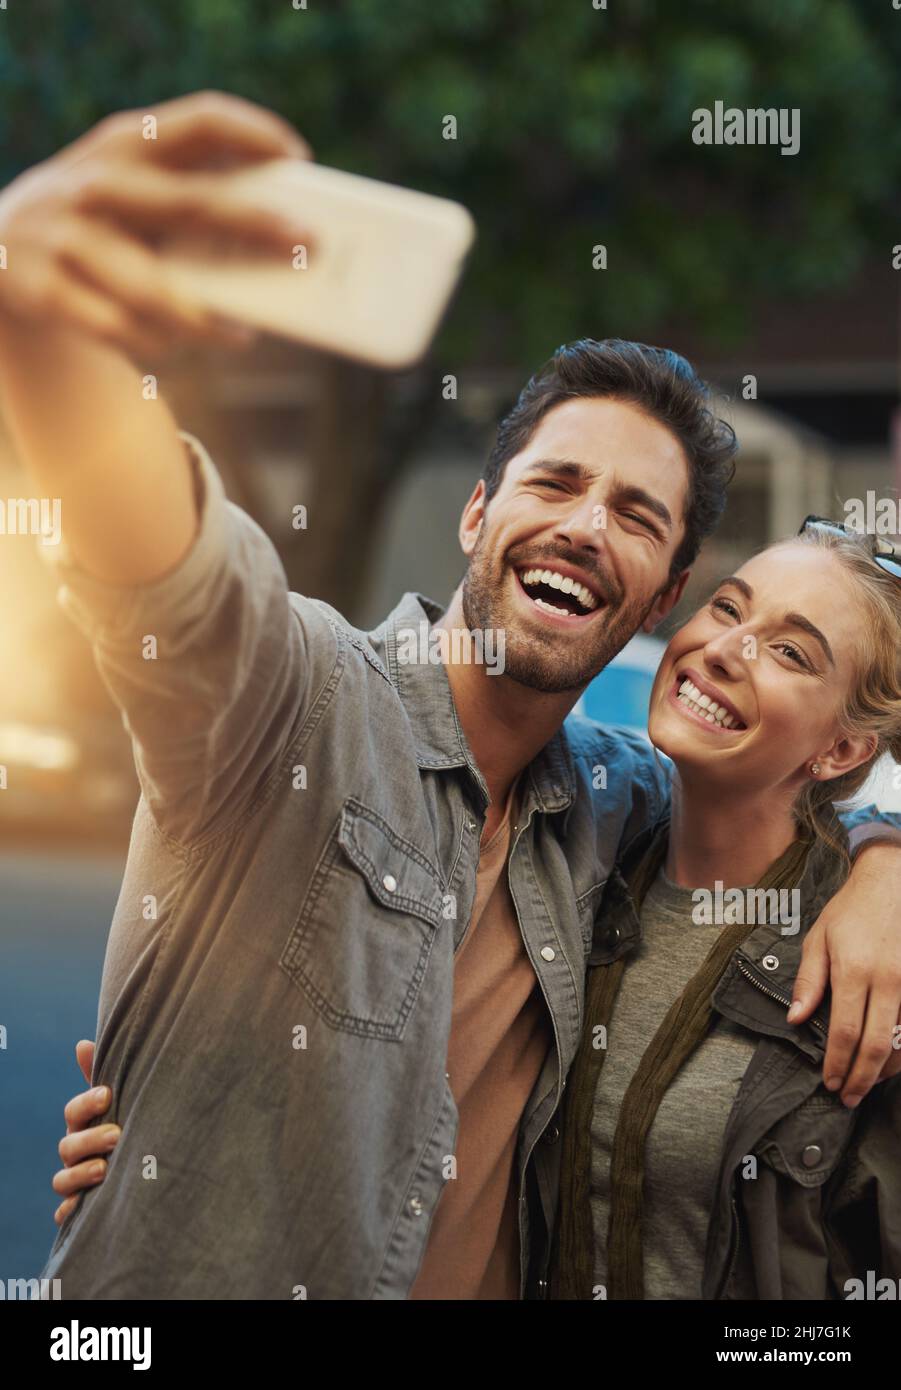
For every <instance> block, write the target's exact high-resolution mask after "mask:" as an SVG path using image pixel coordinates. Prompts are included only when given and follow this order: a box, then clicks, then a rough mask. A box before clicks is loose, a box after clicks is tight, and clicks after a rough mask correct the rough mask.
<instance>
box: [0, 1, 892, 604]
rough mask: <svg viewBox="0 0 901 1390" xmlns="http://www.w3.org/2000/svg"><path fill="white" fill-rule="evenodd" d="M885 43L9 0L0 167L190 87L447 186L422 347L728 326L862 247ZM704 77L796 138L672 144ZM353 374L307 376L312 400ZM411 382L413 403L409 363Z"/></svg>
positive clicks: (688, 20) (741, 9)
mask: <svg viewBox="0 0 901 1390" xmlns="http://www.w3.org/2000/svg"><path fill="white" fill-rule="evenodd" d="M295 6H297V7H296V8H295ZM596 6H600V7H596ZM899 57H901V12H898V11H896V10H895V9H894V8H893V5H892V3H891V0H873V3H871V4H868V5H867V6H863V5H861V4H859V3H856V0H779V3H778V4H774V3H773V0H744V3H743V4H742V5H741V6H738V7H732V8H728V9H727V8H725V7H724V6H723V5H722V4H721V3H720V0H681V3H679V4H678V5H674V4H672V3H671V0H609V4H608V6H607V8H604V7H602V6H601V0H555V3H554V4H552V5H551V4H548V3H547V0H444V3H433V4H429V3H427V0H392V3H391V4H386V3H385V0H328V2H327V0H306V3H305V5H302V4H301V0H293V3H292V0H153V2H152V3H151V0H129V3H128V4H121V0H94V3H92V4H90V5H85V4H72V3H69V0H8V8H7V10H6V11H5V12H0V117H2V129H3V139H2V148H0V161H2V162H0V179H2V180H3V181H4V182H5V181H6V180H8V179H9V178H10V177H12V176H13V175H14V174H15V173H16V172H17V171H18V170H19V169H21V168H23V167H25V166H27V165H29V164H32V163H34V162H36V161H37V160H39V159H41V158H43V157H45V156H46V155H48V154H49V153H51V152H52V151H53V150H55V149H56V148H58V147H59V146H60V145H62V144H64V143H66V142H67V141H69V140H70V139H72V138H73V137H74V136H75V135H77V134H78V133H80V132H81V131H82V130H84V129H85V128H86V127H88V126H89V125H91V124H93V122H94V121H96V120H97V119H98V118H99V117H101V116H102V115H104V114H105V113H106V112H108V111H110V110H113V109H116V108H119V107H123V106H127V107H132V108H133V107H143V106H146V107H147V108H148V109H152V106H153V104H154V103H156V102H159V101H161V100H163V99H166V98H169V97H172V96H175V95H178V94H180V93H184V92H187V91H191V90H194V89H197V88H201V87H216V88H220V89H224V90H227V91H232V92H236V93H239V94H241V95H243V96H245V97H248V98H250V99H252V100H255V101H258V102H261V103H263V104H264V105H267V106H269V107H272V108H273V109H275V110H277V111H279V112H280V113H281V114H282V115H284V116H286V117H287V118H288V119H290V120H291V121H292V122H294V123H295V124H296V126H297V127H298V128H299V129H300V130H301V131H302V132H303V133H304V134H305V135H306V136H307V138H308V139H309V140H310V142H311V144H312V145H313V147H314V150H315V153H316V158H317V159H318V160H319V161H320V162H323V163H329V164H334V165H337V166H338V167H344V168H348V169H353V170H355V171H357V172H360V173H364V174H368V175H370V176H373V177H377V178H382V179H387V180H391V181H394V182H398V183H403V184H408V185H411V186H416V187H420V188H423V189H426V190H429V191H431V192H434V193H439V194H443V195H446V196H450V197H453V198H457V199H459V200H460V201H462V202H464V203H465V204H466V205H467V206H468V207H469V208H471V210H472V211H473V213H474V215H475V218H476V221H477V224H478V229H479V237H478V242H477V245H476V248H475V250H474V252H473V255H472V258H471V261H470V264H469V267H468V270H467V274H466V277H465V280H464V283H463V286H462V288H461V291H460V293H459V296H458V298H457V300H456V301H455V304H454V307H453V310H452V312H451V313H450V314H449V315H448V317H447V320H446V322H445V324H444V326H443V328H442V331H441V334H440V335H439V338H438V340H437V343H436V348H435V352H434V354H433V359H434V361H443V362H445V363H450V364H452V365H451V366H450V368H449V370H454V371H458V370H460V369H462V368H465V367H466V366H469V365H474V364H484V365H493V364H498V363H503V364H505V365H511V364H512V365H515V366H517V367H519V368H521V369H523V370H526V369H532V368H534V367H535V365H536V364H537V363H538V362H539V361H541V360H543V359H544V358H545V357H546V356H547V355H548V353H549V352H550V351H551V350H552V349H553V347H554V346H555V345H556V344H558V343H560V342H563V341H565V340H567V339H569V338H573V337H577V336H580V335H583V334H590V335H593V336H604V335H605V334H609V333H616V334H624V335H627V336H632V337H640V336H647V335H649V334H650V333H651V332H652V330H653V329H654V328H655V326H657V325H660V324H663V323H668V324H672V323H677V324H679V325H681V326H683V327H684V328H685V329H686V330H691V331H692V332H696V333H701V334H702V335H703V336H704V337H705V338H706V339H707V340H708V341H710V342H711V343H712V344H722V345H728V344H730V343H735V342H736V341H738V340H739V338H740V336H741V334H742V333H743V332H744V331H745V330H746V329H747V327H748V324H749V322H750V321H751V320H752V317H753V313H754V308H755V305H757V304H758V302H759V301H760V300H761V299H762V298H765V297H766V298H772V297H774V296H780V297H788V298H789V299H792V298H795V297H797V298H798V300H799V302H801V301H802V300H803V298H804V296H807V295H810V294H811V293H816V292H820V291H828V290H831V289H834V288H838V287H840V286H842V285H845V284H847V283H849V282H850V281H851V280H852V279H853V277H854V275H855V274H856V272H857V271H858V270H859V269H860V268H861V267H862V265H863V264H864V263H865V262H866V261H867V259H868V258H872V256H873V255H874V252H875V253H878V254H879V255H883V254H884V255H885V257H886V264H887V267H888V260H889V255H890V247H891V244H892V241H893V240H894V239H895V231H894V229H893V219H894V218H895V216H896V214H897V211H898V187H899V179H898V173H899V162H901V161H899V151H901V110H899V103H901V90H899V85H898V83H897V81H896V70H897V65H898V59H899ZM717 100H721V101H723V102H725V104H726V105H727V106H736V107H740V108H747V107H770V106H774V107H788V108H794V107H798V108H799V109H800V112H801V144H800V152H799V153H798V154H797V155H794V156H784V155H782V154H781V153H780V150H779V149H778V148H775V147H771V146H762V147H753V146H745V147H741V146H709V147H708V146H698V145H695V144H694V143H693V141H692V138H691V135H692V112H693V111H694V110H695V109H696V108H698V107H708V108H709V107H713V105H714V103H715V102H716V101H717ZM448 115H452V116H454V117H455V118H456V122H457V137H456V139H452V140H451V139H445V138H444V135H443V131H444V118H445V117H446V116H448ZM600 245H603V246H604V247H606V252H607V268H606V269H604V270H601V269H595V268H594V264H593V248H595V247H597V246H600ZM889 283H891V282H889V281H888V280H887V285H888V284H889ZM353 377H354V374H353V371H352V369H350V368H348V369H347V372H346V373H345V372H344V371H343V369H341V368H336V370H335V372H334V373H333V389H334V391H335V392H336V393H337V396H338V403H337V405H336V404H335V403H334V402H332V405H331V407H330V411H329V413H330V416H331V418H333V419H338V420H340V419H342V418H347V416H346V412H345V410H344V409H343V407H342V403H341V394H342V391H343V390H344V387H343V386H342V382H343V381H345V380H351V379H352V378H353ZM419 379H420V382H421V385H420V394H421V396H422V400H425V401H426V403H427V404H428V402H434V403H435V404H437V401H438V393H437V389H436V377H435V372H434V366H433V369H432V371H431V373H430V372H429V371H428V369H427V368H424V369H423V372H422V373H421V374H420V377H419ZM357 388H358V383H357ZM357 388H355V389H357ZM422 393H425V394H424V395H422ZM370 395H371V400H370V409H371V411H372V414H371V415H370V416H369V417H368V419H367V420H366V429H365V430H362V431H361V439H363V441H364V443H363V444H362V445H361V447H360V449H359V450H351V451H349V452H351V453H352V454H353V459H352V460H350V461H348V462H347V463H346V464H345V465H341V466H342V467H347V468H349V469H350V473H349V474H346V475H342V474H341V468H340V467H338V469H337V472H332V473H331V474H330V476H331V477H332V479H333V480H335V479H339V478H341V477H342V476H343V478H344V483H345V484H346V490H347V494H348V497H349V496H350V495H351V494H354V495H356V496H358V498H359V503H358V505H359V508H360V510H359V511H357V510H356V509H355V507H354V506H353V505H352V504H350V503H349V502H348V503H347V508H348V511H347V524H348V527H349V528H353V527H354V526H358V525H359V524H360V523H361V521H364V520H365V523H366V526H367V530H368V533H369V534H370V535H371V534H372V530H373V524H372V523H373V520H374V515H375V513H377V510H378V506H379V501H380V498H383V497H384V494H385V491H386V488H385V483H386V481H387V480H388V479H389V478H390V476H391V475H392V474H393V472H394V470H395V469H396V468H398V467H399V466H400V465H401V463H402V461H403V459H404V457H405V455H406V453H407V452H408V447H409V444H410V441H411V438H412V435H411V432H410V430H407V431H406V434H405V431H404V428H403V426H401V427H399V428H397V429H395V430H394V432H393V433H390V434H389V435H388V438H389V439H390V450H387V451H386V450H385V449H382V450H381V451H378V450H376V449H375V448H374V447H368V446H366V444H365V439H370V440H372V439H373V438H375V437H376V436H377V435H379V432H380V421H381V422H383V421H384V416H383V414H382V411H383V409H384V399H383V398H384V392H382V391H380V390H376V391H374V392H372V393H370ZM422 400H420V408H419V409H416V408H413V407H410V408H408V409H407V410H406V412H405V418H406V419H407V420H408V421H410V422H411V426H412V427H415V429H416V430H417V431H419V430H421V429H422V427H423V424H424V421H425V418H426V417H427V415H428V409H423V408H422ZM414 405H415V402H414ZM408 406H409V399H408ZM382 434H383V436H384V431H382ZM386 453H390V458H387V459H386V457H385V456H386ZM336 467H337V465H336ZM374 472H375V474H376V475H377V482H378V486H377V487H375V486H373V483H372V479H373V474H374ZM373 509H375V511H374V510H373ZM339 531H340V528H339ZM345 534H346V535H348V534H349V535H352V534H354V533H353V530H352V529H351V530H350V531H348V532H346V533H345ZM338 538H339V540H340V534H339V537H338ZM334 542H335V534H334V533H332V535H331V543H332V544H334ZM304 543H305V545H306V546H307V550H306V561H305V566H304V568H305V571H306V580H307V582H308V583H311V582H313V580H315V582H316V583H317V584H318V585H319V586H320V587H319V589H318V591H319V592H322V593H324V595H325V596H327V597H331V598H333V600H335V601H338V602H345V603H348V602H349V603H350V604H351V605H352V602H353V594H354V593H355V592H356V586H357V584H358V582H359V576H360V574H361V573H362V571H363V568H364V566H365V563H366V560H367V554H366V546H365V544H364V545H361V546H358V547H356V548H355V549H354V551H353V554H352V555H350V554H349V553H348V550H347V546H346V545H342V546H341V547H340V548H341V550H342V551H343V554H342V557H341V563H343V564H344V565H346V566H347V569H346V572H345V574H344V577H343V578H341V579H339V578H338V577H337V576H336V574H335V566H334V563H330V561H329V557H328V556H327V555H323V556H322V565H321V566H320V565H319V563H318V562H317V563H316V564H313V573H312V575H311V574H310V571H309V568H308V567H309V565H310V563H311V558H312V552H311V549H310V544H309V542H308V541H305V542H304ZM333 558H334V557H333Z"/></svg>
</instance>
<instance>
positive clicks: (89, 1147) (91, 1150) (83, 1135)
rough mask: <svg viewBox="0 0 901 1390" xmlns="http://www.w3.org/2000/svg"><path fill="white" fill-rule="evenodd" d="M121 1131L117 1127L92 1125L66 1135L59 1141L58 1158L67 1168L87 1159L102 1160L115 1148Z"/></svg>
mask: <svg viewBox="0 0 901 1390" xmlns="http://www.w3.org/2000/svg"><path fill="white" fill-rule="evenodd" d="M121 1134H122V1129H121V1127H120V1126H119V1125H92V1126H91V1128H90V1129H81V1130H77V1131H75V1132H74V1133H73V1134H67V1135H65V1137H64V1138H62V1139H61V1140H60V1141H59V1156H60V1158H61V1159H62V1161H63V1163H64V1164H65V1165H66V1167H67V1168H74V1167H75V1166H76V1164H79V1163H83V1162H84V1161H85V1159H88V1158H102V1157H103V1156H104V1154H108V1153H109V1152H110V1151H111V1150H112V1149H114V1148H115V1147H116V1145H117V1144H118V1142H119V1138H120V1136H121Z"/></svg>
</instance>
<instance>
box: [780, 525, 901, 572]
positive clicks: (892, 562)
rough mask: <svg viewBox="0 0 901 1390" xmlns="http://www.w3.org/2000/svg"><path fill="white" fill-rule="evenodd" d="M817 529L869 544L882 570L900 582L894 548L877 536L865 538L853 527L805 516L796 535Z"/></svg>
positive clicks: (872, 554)
mask: <svg viewBox="0 0 901 1390" xmlns="http://www.w3.org/2000/svg"><path fill="white" fill-rule="evenodd" d="M815 527H816V528H818V529H819V530H822V531H837V532H838V534H839V535H840V536H852V537H853V538H854V539H855V540H858V541H860V540H863V541H868V542H869V543H870V554H871V556H872V558H873V559H874V560H875V561H876V564H877V565H879V566H880V567H881V568H882V569H884V570H885V571H886V573H887V574H890V575H891V576H892V578H893V579H899V580H901V563H899V562H898V561H897V560H896V559H895V558H894V555H895V548H894V546H893V545H891V544H890V542H888V541H885V540H882V539H880V538H879V537H877V536H867V535H865V534H864V533H863V532H861V531H855V530H854V529H853V527H851V526H846V525H845V524H844V522H843V521H830V519H829V517H826V516H807V517H805V518H804V520H803V522H802V523H801V525H800V526H799V527H798V535H799V536H801V535H803V534H804V532H805V531H808V530H812V529H813V528H815Z"/></svg>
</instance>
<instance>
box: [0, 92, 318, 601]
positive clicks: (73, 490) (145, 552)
mask: <svg viewBox="0 0 901 1390" xmlns="http://www.w3.org/2000/svg"><path fill="white" fill-rule="evenodd" d="M156 115H157V136H156V139H154V140H146V139H144V138H143V128H142V116H141V113H140V112H137V111H120V112H117V113H116V114H115V115H113V116H110V117H107V118H106V119H105V120H103V121H101V122H100V123H99V124H98V125H97V126H95V127H94V128H93V129H92V130H90V131H88V132H87V134H86V135H84V136H82V137H81V138H80V139H79V140H77V141H75V142H74V144H72V145H69V146H67V147H66V148H65V149H64V150H62V151H60V152H59V153H58V154H56V155H54V156H53V157H52V158H50V159H48V160H45V161H44V162H43V163H42V164H39V165H37V166H36V167H34V168H32V169H29V170H27V171H26V172H25V173H24V174H22V175H20V177H19V178H17V179H16V180H14V182H13V183H11V184H10V185H9V186H8V187H7V188H6V189H4V190H3V192H2V193H0V245H2V246H3V247H4V249H5V261H6V265H5V268H4V269H3V271H2V272H0V381H2V387H3V396H4V407H5V414H6V418H7V420H8V423H9V426H10V428H11V431H12V434H13V437H14V440H15V442H16V444H17V446H18V448H19V451H20V453H21V456H22V458H23V459H24V460H25V462H26V463H27V465H28V467H29V470H30V472H31V474H32V477H33V478H34V480H35V483H36V484H37V487H38V489H39V492H40V494H41V495H42V496H46V497H52V498H60V499H61V503H62V515H63V518H64V523H63V524H64V527H65V537H66V544H67V546H68V547H69V550H70V552H71V554H72V557H73V559H74V560H75V561H76V562H77V563H78V565H79V566H80V567H81V568H82V569H84V570H85V571H86V572H87V573H89V574H91V575H93V576H96V577H97V578H98V579H101V580H107V581H110V582H112V583H117V584H144V583H148V582H150V581H153V580H155V579H157V578H158V577H160V576H161V575H163V574H165V573H166V572H167V571H168V570H170V569H172V568H173V567H174V566H175V565H176V564H177V563H178V562H179V560H180V559H181V558H182V557H183V556H184V554H185V552H186V551H187V549H188V547H189V546H190V544H191V541H192V538H193V536H194V533H195V530H196V522H197V517H196V512H195V507H194V500H193V495H192V482H191V476H190V470H189V468H188V466H187V463H186V458H185V450H184V445H183V443H182V441H181V440H180V439H179V436H178V428H177V425H176V422H175V420H174V419H173V417H172V414H171V412H170V410H169V408H168V406H167V405H166V403H165V401H164V400H163V399H152V398H150V399H148V398H147V396H148V393H147V392H146V391H145V390H144V380H143V370H142V369H139V367H138V366H136V365H135V361H137V362H138V363H142V364H143V363H146V359H147V357H148V356H155V355H156V354H158V353H160V352H164V351H166V350H169V349H171V348H172V347H174V346H177V345H178V344H179V343H182V342H184V341H192V342H195V343H216V342H228V341H232V342H233V341H236V340H238V341H239V340H240V338H239V337H237V338H236V334H235V331H234V330H233V329H231V330H229V329H228V328H226V327H224V326H223V325H221V324H220V323H219V322H218V320H217V319H216V317H215V316H214V315H212V314H210V313H209V312H208V311H207V310H206V309H204V308H203V307H201V306H200V305H199V304H196V303H193V302H190V301H189V300H187V299H185V297H184V296H183V295H180V294H178V293H176V291H175V290H173V289H172V287H171V286H170V285H169V283H168V281H167V278H166V273H165V266H164V263H163V262H162V260H161V259H160V258H159V256H157V255H156V254H155V252H154V250H153V249H152V236H153V235H154V234H156V233H158V232H159V230H160V229H161V228H165V227H166V226H167V225H172V226H182V225H183V224H184V221H185V220H191V221H196V222H202V223H203V224H204V225H205V226H207V227H217V228H219V230H220V231H230V232H232V233H235V232H240V233H241V234H243V235H252V236H254V237H256V238H258V239H260V240H261V241H264V242H268V243H269V244H271V246H272V248H273V250H275V249H276V248H277V247H279V246H280V247H281V248H282V249H283V250H285V251H287V249H288V246H289V242H290V237H291V234H290V233H289V231H288V229H286V228H284V227H281V228H280V227H279V225H278V224H277V223H275V222H273V221H272V219H271V218H269V217H263V216H262V215H259V214H249V213H248V212H247V211H246V210H239V209H236V208H234V207H231V206H229V203H228V200H227V197H226V196H225V195H223V193H222V191H221V188H222V180H221V176H217V174H216V173H214V172H211V171H209V170H208V169H204V168H203V167H202V166H201V167H199V168H198V167H197V165H198V162H199V161H202V160H203V159H204V158H205V157H211V156H212V155H216V156H217V157H218V158H219V159H220V160H221V159H222V158H223V155H224V154H225V153H228V154H230V156H231V157H232V158H234V159H235V160H238V159H240V160H242V161H247V160H254V159H266V158H272V157H275V156H278V155H282V156H284V155H286V154H293V155H296V156H303V155H305V154H308V153H309V151H308V149H307V146H306V145H305V144H304V142H303V141H302V140H301V137H300V136H299V135H297V134H296V133H295V132H294V131H293V130H292V129H291V128H290V127H289V126H287V125H286V124H285V123H284V122H282V121H281V120H280V119H279V118H278V117H277V116H275V115H273V114H272V113H271V112H267V111H263V110H261V109H260V108H258V107H255V106H252V105H251V104H250V103H248V102H243V101H241V100H239V99H238V98H235V97H229V96H225V95H222V94H216V93H199V94H196V95H194V96H190V97H185V98H181V99H179V100H177V101H173V102H166V103H162V104H161V105H160V106H159V107H158V108H157V111H156ZM298 233H299V229H298V228H295V229H294V233H293V234H294V235H297V234H298ZM132 358H133V359H135V360H134V361H133V360H131V359H132Z"/></svg>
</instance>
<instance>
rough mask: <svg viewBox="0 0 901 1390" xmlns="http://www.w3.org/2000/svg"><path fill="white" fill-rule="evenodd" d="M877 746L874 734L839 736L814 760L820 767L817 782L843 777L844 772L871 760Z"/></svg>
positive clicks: (851, 770)
mask: <svg viewBox="0 0 901 1390" xmlns="http://www.w3.org/2000/svg"><path fill="white" fill-rule="evenodd" d="M878 746H879V740H878V738H877V737H876V735H875V734H860V735H857V734H853V735H848V734H840V735H839V737H838V738H837V739H836V740H835V742H834V743H833V745H832V747H831V748H829V749H827V751H826V752H825V753H822V754H819V755H818V756H817V758H816V759H815V761H816V762H818V763H819V765H820V773H819V777H818V779H817V780H818V781H826V782H829V781H831V780H832V778H833V777H843V776H844V774H845V773H846V772H853V771H854V769H855V768H856V767H860V765H861V763H865V762H867V761H868V759H870V758H872V756H873V754H874V753H875V752H876V749H877V747H878ZM812 761H813V760H812Z"/></svg>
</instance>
